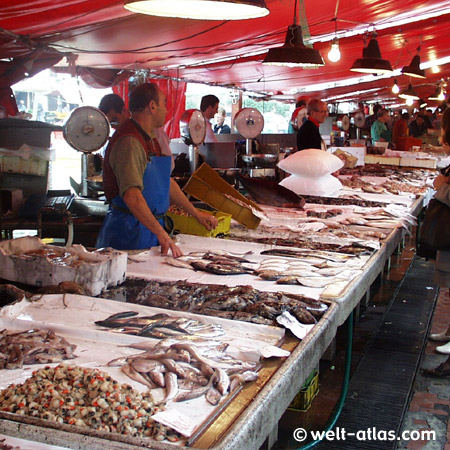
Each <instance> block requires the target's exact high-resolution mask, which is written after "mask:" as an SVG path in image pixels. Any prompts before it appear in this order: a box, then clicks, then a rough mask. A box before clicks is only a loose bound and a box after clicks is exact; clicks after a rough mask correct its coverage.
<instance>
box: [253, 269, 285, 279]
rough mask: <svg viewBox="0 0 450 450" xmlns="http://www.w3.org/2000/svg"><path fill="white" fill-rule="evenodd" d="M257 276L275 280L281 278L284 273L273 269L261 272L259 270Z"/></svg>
mask: <svg viewBox="0 0 450 450" xmlns="http://www.w3.org/2000/svg"><path fill="white" fill-rule="evenodd" d="M258 276H259V278H262V279H263V280H269V281H276V280H278V279H280V278H283V277H284V274H283V273H280V272H277V271H275V270H264V271H263V272H259V273H258Z"/></svg>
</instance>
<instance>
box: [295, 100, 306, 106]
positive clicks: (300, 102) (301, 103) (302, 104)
mask: <svg viewBox="0 0 450 450" xmlns="http://www.w3.org/2000/svg"><path fill="white" fill-rule="evenodd" d="M300 106H306V101H305V100H297V101H296V102H295V107H296V108H300Z"/></svg>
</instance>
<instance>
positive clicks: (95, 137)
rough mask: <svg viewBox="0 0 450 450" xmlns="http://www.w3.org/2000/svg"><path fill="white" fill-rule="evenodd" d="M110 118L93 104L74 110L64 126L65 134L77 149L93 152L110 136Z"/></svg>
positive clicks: (65, 137) (66, 138) (68, 141)
mask: <svg viewBox="0 0 450 450" xmlns="http://www.w3.org/2000/svg"><path fill="white" fill-rule="evenodd" d="M109 130H110V127H109V121H108V118H107V117H106V116H105V114H103V113H102V112H101V111H100V110H99V109H97V108H94V107H93V106H81V107H79V108H76V109H74V110H73V112H72V114H71V115H70V117H69V118H68V119H67V122H66V123H65V125H64V128H63V136H64V139H65V140H66V141H67V143H68V144H69V145H70V146H71V147H73V148H74V149H75V150H78V151H79V152H83V153H93V152H95V151H97V150H99V149H100V148H102V147H103V146H104V145H105V143H106V141H107V140H108V137H109Z"/></svg>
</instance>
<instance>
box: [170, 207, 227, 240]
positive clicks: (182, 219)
mask: <svg viewBox="0 0 450 450" xmlns="http://www.w3.org/2000/svg"><path fill="white" fill-rule="evenodd" d="M200 211H203V212H205V213H208V214H211V215H213V216H215V217H216V218H217V220H218V222H219V223H218V224H217V227H216V228H214V229H212V230H207V229H206V228H205V227H204V226H203V225H201V224H200V223H198V222H197V221H196V220H195V219H194V218H193V217H192V216H182V215H180V214H176V213H174V212H171V211H168V212H167V215H168V216H169V217H170V218H171V219H172V220H173V224H174V231H176V232H178V233H184V234H194V235H195V236H208V237H216V236H218V235H221V234H228V233H229V232H230V226H231V215H230V214H226V213H223V212H221V211H216V212H211V211H206V210H204V209H200Z"/></svg>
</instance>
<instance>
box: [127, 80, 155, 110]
mask: <svg viewBox="0 0 450 450" xmlns="http://www.w3.org/2000/svg"><path fill="white" fill-rule="evenodd" d="M151 101H154V102H156V103H158V105H159V90H158V86H156V84H154V83H143V84H140V85H139V86H136V87H135V88H134V89H133V90H132V91H131V92H130V102H129V107H130V111H131V112H140V111H143V110H144V109H145V108H146V107H147V106H148V104H149V103H150V102H151Z"/></svg>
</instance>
